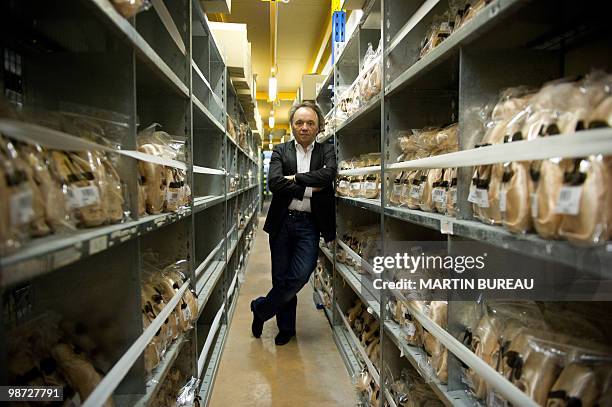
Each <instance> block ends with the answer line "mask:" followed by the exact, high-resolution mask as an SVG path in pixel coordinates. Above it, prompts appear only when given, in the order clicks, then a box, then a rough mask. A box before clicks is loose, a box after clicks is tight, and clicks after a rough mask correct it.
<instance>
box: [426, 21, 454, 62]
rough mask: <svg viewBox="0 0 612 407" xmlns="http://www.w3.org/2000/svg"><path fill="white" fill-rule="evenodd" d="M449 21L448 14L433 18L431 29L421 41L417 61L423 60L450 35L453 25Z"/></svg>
mask: <svg viewBox="0 0 612 407" xmlns="http://www.w3.org/2000/svg"><path fill="white" fill-rule="evenodd" d="M449 20H450V15H449V13H448V12H446V13H444V14H443V15H439V16H434V18H433V23H432V25H431V28H430V29H429V32H428V34H427V36H426V37H425V38H424V40H423V43H422V46H421V51H420V53H419V59H421V58H423V57H424V56H425V55H427V54H428V53H429V52H430V51H431V50H433V49H434V48H436V47H437V46H438V45H440V44H441V43H442V41H444V40H445V39H446V38H448V37H449V36H450V35H451V33H452V31H453V29H452V24H453V23H452V22H451V21H449Z"/></svg>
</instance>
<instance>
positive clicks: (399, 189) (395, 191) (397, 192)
mask: <svg viewBox="0 0 612 407" xmlns="http://www.w3.org/2000/svg"><path fill="white" fill-rule="evenodd" d="M402 187H403V185H402V184H395V185H393V195H401V194H402Z"/></svg>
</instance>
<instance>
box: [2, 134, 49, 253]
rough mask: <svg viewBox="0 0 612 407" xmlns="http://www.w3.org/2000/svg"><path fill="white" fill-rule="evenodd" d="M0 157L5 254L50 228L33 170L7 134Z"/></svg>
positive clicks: (47, 231) (3, 140) (3, 246)
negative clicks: (46, 220)
mask: <svg viewBox="0 0 612 407" xmlns="http://www.w3.org/2000/svg"><path fill="white" fill-rule="evenodd" d="M0 158H2V160H1V161H2V163H1V165H2V172H3V173H4V174H3V175H4V176H3V177H2V178H3V179H2V189H4V191H3V192H4V193H3V194H2V198H0V199H1V200H2V217H3V219H2V231H1V235H0V247H1V249H2V250H1V251H2V252H3V253H11V252H13V251H15V250H17V249H18V248H19V247H21V245H22V243H23V242H25V241H26V240H27V239H28V238H29V237H30V236H43V235H45V234H48V233H50V231H51V229H50V228H49V226H48V225H47V224H46V222H45V209H44V200H43V196H42V194H41V192H40V189H39V188H38V185H37V184H36V183H35V182H34V178H33V173H32V169H31V168H30V166H29V165H28V164H27V163H26V162H25V161H24V160H23V158H22V157H21V155H20V154H19V152H18V150H17V148H16V147H15V144H14V143H13V142H11V141H10V140H9V139H7V138H4V137H1V138H0Z"/></svg>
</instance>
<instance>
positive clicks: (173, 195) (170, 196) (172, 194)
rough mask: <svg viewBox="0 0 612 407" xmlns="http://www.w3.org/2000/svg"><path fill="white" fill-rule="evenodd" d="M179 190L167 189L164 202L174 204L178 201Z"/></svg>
mask: <svg viewBox="0 0 612 407" xmlns="http://www.w3.org/2000/svg"><path fill="white" fill-rule="evenodd" d="M179 191H180V190H179V189H172V190H171V189H168V192H166V201H167V202H176V201H178V200H179V198H180V193H179Z"/></svg>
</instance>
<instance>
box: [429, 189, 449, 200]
mask: <svg viewBox="0 0 612 407" xmlns="http://www.w3.org/2000/svg"><path fill="white" fill-rule="evenodd" d="M431 200H432V201H434V202H438V203H445V202H446V191H445V190H444V189H442V188H434V189H433V190H432V191H431Z"/></svg>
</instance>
